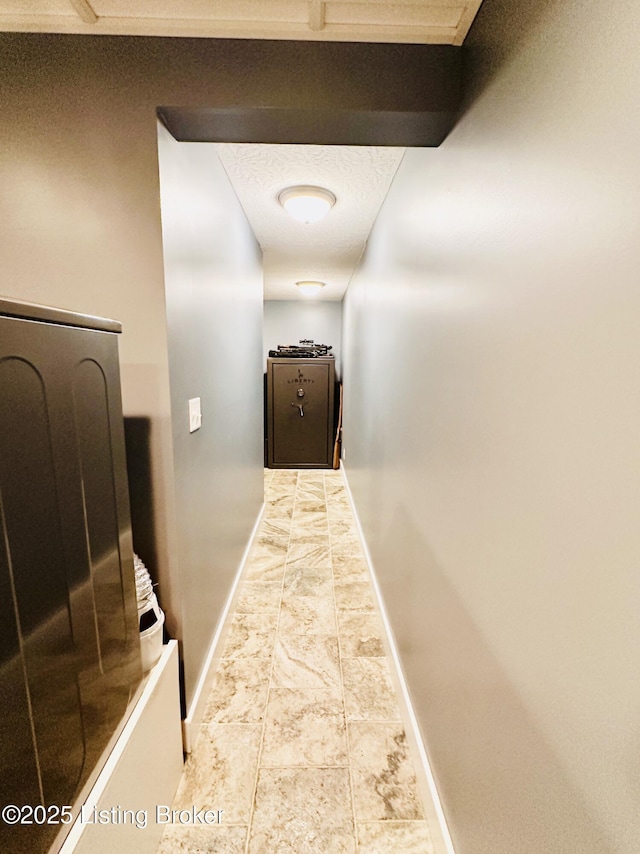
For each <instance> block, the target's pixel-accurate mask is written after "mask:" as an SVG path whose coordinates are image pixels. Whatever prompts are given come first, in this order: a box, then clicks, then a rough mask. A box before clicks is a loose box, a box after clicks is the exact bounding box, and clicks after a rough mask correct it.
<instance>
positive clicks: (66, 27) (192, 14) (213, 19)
mask: <svg viewBox="0 0 640 854" xmlns="http://www.w3.org/2000/svg"><path fill="white" fill-rule="evenodd" d="M480 3H481V0H390V2H387V0H359V2H352V0H326V2H323V0H27V2H22V3H18V2H16V0H0V30H5V31H16V32H43V33H84V34H87V35H89V34H91V35H134V36H201V37H205V38H264V39H301V40H316V41H361V42H408V43H409V42H410V43H415V44H450V45H461V44H462V42H463V40H464V38H465V36H466V34H467V32H468V30H469V27H470V26H471V23H472V22H473V19H474V17H475V15H476V13H477V11H478V9H479V7H480Z"/></svg>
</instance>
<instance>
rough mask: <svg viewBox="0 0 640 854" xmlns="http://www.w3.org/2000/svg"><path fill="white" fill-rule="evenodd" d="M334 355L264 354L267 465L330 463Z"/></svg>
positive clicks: (284, 465) (318, 466)
mask: <svg viewBox="0 0 640 854" xmlns="http://www.w3.org/2000/svg"><path fill="white" fill-rule="evenodd" d="M334 386H335V363H334V360H333V359H286V358H283V359H278V358H272V359H267V460H268V465H269V468H283V469H286V468H332V467H333V444H334V439H335V437H334V424H333V396H334Z"/></svg>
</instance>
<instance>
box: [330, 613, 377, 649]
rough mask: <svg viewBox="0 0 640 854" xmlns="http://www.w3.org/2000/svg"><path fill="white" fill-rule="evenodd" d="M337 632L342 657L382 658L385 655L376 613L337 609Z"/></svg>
mask: <svg viewBox="0 0 640 854" xmlns="http://www.w3.org/2000/svg"><path fill="white" fill-rule="evenodd" d="M338 634H339V637H340V649H341V652H342V655H343V657H344V658H359V657H365V658H382V657H384V655H385V651H384V645H383V643H382V632H381V630H380V626H379V620H378V617H377V615H376V614H372V613H366V614H359V613H357V612H352V611H339V612H338Z"/></svg>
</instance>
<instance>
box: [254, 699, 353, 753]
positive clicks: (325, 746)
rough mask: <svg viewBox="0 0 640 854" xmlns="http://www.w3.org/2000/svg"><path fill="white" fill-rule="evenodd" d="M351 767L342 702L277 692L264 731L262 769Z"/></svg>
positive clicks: (269, 709)
mask: <svg viewBox="0 0 640 854" xmlns="http://www.w3.org/2000/svg"><path fill="white" fill-rule="evenodd" d="M347 763H348V756H347V736H346V727H345V719H344V712H343V708H342V701H341V700H340V699H339V698H337V697H333V698H332V697H323V696H322V695H319V696H318V695H316V694H315V693H314V692H313V691H305V692H294V691H282V690H273V691H271V693H270V695H269V703H268V705H267V714H266V719H265V727H264V740H263V748H262V757H261V760H260V764H261V765H262V766H295V765H302V766H309V765H325V766H326V765H343V766H346V765H347Z"/></svg>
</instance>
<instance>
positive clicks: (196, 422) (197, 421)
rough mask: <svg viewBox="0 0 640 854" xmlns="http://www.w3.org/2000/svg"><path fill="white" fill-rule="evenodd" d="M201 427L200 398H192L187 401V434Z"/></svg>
mask: <svg viewBox="0 0 640 854" xmlns="http://www.w3.org/2000/svg"><path fill="white" fill-rule="evenodd" d="M201 427H202V411H201V409H200V398H199V397H192V398H191V400H190V401H189V432H190V433H194V432H195V431H196V430H199V429H200V428H201Z"/></svg>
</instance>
